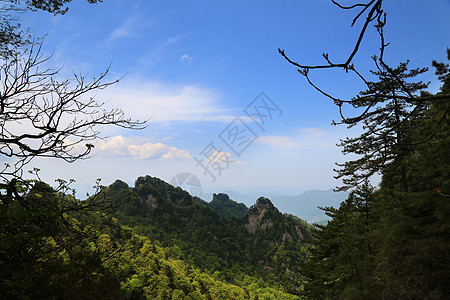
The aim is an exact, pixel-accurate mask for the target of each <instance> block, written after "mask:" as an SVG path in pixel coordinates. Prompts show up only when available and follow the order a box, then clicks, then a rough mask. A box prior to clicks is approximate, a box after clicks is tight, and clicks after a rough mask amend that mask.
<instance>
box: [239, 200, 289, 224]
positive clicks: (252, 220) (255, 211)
mask: <svg viewBox="0 0 450 300" xmlns="http://www.w3.org/2000/svg"><path fill="white" fill-rule="evenodd" d="M280 214H281V213H280V212H279V211H278V209H277V208H276V207H275V206H274V205H273V204H272V202H271V201H270V200H269V199H267V198H264V197H260V198H259V199H258V200H256V204H254V205H252V207H250V209H249V211H248V222H247V224H245V228H247V230H248V232H250V233H255V232H256V230H257V229H259V228H260V229H266V228H269V227H272V226H273V220H272V218H271V217H273V216H275V215H280Z"/></svg>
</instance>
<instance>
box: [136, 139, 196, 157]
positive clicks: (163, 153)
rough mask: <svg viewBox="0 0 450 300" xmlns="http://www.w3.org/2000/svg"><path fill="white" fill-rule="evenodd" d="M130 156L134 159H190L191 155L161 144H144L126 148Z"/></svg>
mask: <svg viewBox="0 0 450 300" xmlns="http://www.w3.org/2000/svg"><path fill="white" fill-rule="evenodd" d="M128 151H129V152H130V155H131V156H132V157H134V158H139V159H149V158H167V159H176V158H190V157H191V155H190V154H189V152H188V151H186V150H181V149H178V148H175V147H170V146H167V145H164V144H162V143H155V144H154V143H145V144H143V145H130V146H128Z"/></svg>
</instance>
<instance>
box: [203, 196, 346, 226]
mask: <svg viewBox="0 0 450 300" xmlns="http://www.w3.org/2000/svg"><path fill="white" fill-rule="evenodd" d="M223 193H224V194H227V195H228V196H229V197H230V199H232V200H233V201H235V202H238V203H243V204H245V205H246V206H247V207H250V206H251V205H253V204H254V203H255V200H256V199H258V198H259V197H266V198H269V199H270V200H271V201H272V203H273V204H274V205H275V206H276V207H277V208H278V209H279V210H280V212H282V213H288V214H292V215H294V216H297V217H299V218H301V219H303V220H305V221H307V222H309V223H314V222H320V221H323V220H327V219H328V217H327V216H326V215H325V213H324V212H323V211H322V210H320V209H319V208H318V207H328V206H333V207H336V208H337V207H339V205H340V203H341V202H342V201H344V200H345V199H346V198H347V195H348V194H347V193H345V192H334V191H333V190H332V189H330V190H310V191H305V192H303V193H301V194H299V195H297V196H287V195H281V194H274V193H267V192H261V193H258V192H255V193H251V194H243V193H239V192H236V191H224V192H223ZM201 198H202V199H203V200H205V201H206V202H211V200H212V199H213V194H211V193H203V194H202V195H201Z"/></svg>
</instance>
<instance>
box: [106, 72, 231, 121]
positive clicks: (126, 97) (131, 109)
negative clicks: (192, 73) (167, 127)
mask: <svg viewBox="0 0 450 300" xmlns="http://www.w3.org/2000/svg"><path fill="white" fill-rule="evenodd" d="M102 98H106V99H110V104H113V105H115V106H117V107H120V108H122V109H123V110H124V111H125V112H126V114H127V115H130V116H133V118H139V119H144V120H145V119H150V120H151V122H152V123H154V122H166V121H190V122H203V121H213V122H231V121H232V120H233V119H234V118H235V117H236V116H235V115H234V114H233V113H232V111H231V110H230V109H226V108H225V107H223V106H222V105H220V95H219V93H218V92H217V91H215V90H213V89H208V88H204V87H200V86H195V85H170V84H165V83H162V82H158V81H147V82H141V81H138V80H136V81H135V80H126V82H122V83H119V84H117V85H115V86H113V87H111V88H108V89H106V90H105V91H102Z"/></svg>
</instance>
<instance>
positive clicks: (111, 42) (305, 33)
mask: <svg viewBox="0 0 450 300" xmlns="http://www.w3.org/2000/svg"><path fill="white" fill-rule="evenodd" d="M385 2H386V3H385V7H384V9H385V11H386V12H387V18H388V22H387V26H386V27H385V35H386V39H387V40H388V41H390V42H391V44H390V45H389V47H388V49H387V50H386V51H387V52H386V60H387V61H389V62H390V63H392V64H394V65H395V64H397V63H398V62H400V61H405V60H406V59H410V61H411V66H413V67H419V66H430V64H431V61H432V60H433V59H436V60H440V61H443V60H444V58H445V55H444V54H445V49H446V47H449V46H450V35H449V34H448V29H450V18H448V16H449V15H450V1H448V0H434V1H432V2H425V1H420V0H409V1H406V0H396V1H387V0H386V1H385ZM20 18H21V22H22V25H23V27H28V28H30V29H31V33H32V34H34V35H35V36H43V35H44V34H47V37H46V38H45V45H44V51H45V52H46V53H48V54H52V53H53V56H52V60H51V63H52V64H54V65H55V66H63V68H62V71H61V75H62V76H67V77H70V76H71V74H72V72H76V73H82V74H85V75H86V76H87V77H90V76H95V75H98V74H99V73H100V72H102V71H104V70H105V69H106V68H107V67H108V66H109V65H110V64H111V73H110V77H109V78H110V79H111V80H113V79H116V78H120V77H122V76H124V75H125V77H124V78H123V79H122V80H121V81H120V82H119V83H118V84H116V85H115V86H112V87H110V88H108V89H106V90H102V91H99V92H98V93H97V95H96V97H98V99H101V100H107V101H109V102H108V104H107V105H108V106H110V107H120V108H123V110H124V111H125V112H126V114H127V115H128V116H131V117H133V118H138V119H150V123H151V124H150V126H149V127H148V128H147V129H146V130H144V131H125V130H121V129H118V128H104V132H103V134H104V135H106V136H108V137H109V138H108V139H106V140H103V141H99V142H98V143H97V144H96V148H95V149H96V152H95V155H94V156H93V157H92V158H91V159H89V160H86V161H79V162H76V163H74V164H72V165H68V164H67V163H65V162H59V161H58V162H55V161H54V160H48V159H41V160H35V161H34V162H33V163H32V165H33V166H38V167H40V168H41V169H42V171H41V176H42V179H44V180H46V181H48V182H53V180H54V179H55V178H65V179H69V178H74V179H75V180H76V181H77V185H76V186H75V187H77V188H78V189H79V190H80V194H79V196H80V197H82V196H83V194H84V192H85V190H86V187H89V186H92V185H93V183H94V181H95V179H96V178H102V183H103V184H105V185H107V184H110V183H112V182H113V181H114V180H115V179H122V180H124V181H126V182H128V183H129V184H133V182H134V180H135V179H136V178H137V177H138V176H142V175H151V176H156V177H160V178H162V179H164V180H166V181H170V179H171V178H172V177H174V176H175V175H177V174H178V173H182V172H189V173H192V174H194V175H195V176H197V177H198V178H199V179H200V181H201V183H202V186H203V188H204V189H205V190H208V191H216V192H220V191H221V190H225V189H232V190H236V191H241V192H253V191H270V192H284V193H286V194H298V193H300V192H302V191H304V190H307V189H311V188H320V189H328V188H332V187H334V186H336V185H338V184H339V182H338V181H336V180H334V179H333V175H334V173H333V171H332V169H333V167H334V163H335V162H337V161H340V162H342V161H344V160H345V159H347V157H343V156H342V155H341V154H340V149H339V148H338V147H336V143H337V142H338V141H339V139H340V138H344V137H346V136H351V135H355V134H357V131H348V130H347V129H346V128H344V127H333V126H331V125H330V123H331V121H332V120H333V119H335V120H338V119H339V116H338V111H337V109H336V106H334V105H333V104H332V103H331V101H329V100H328V99H327V98H324V97H323V96H322V95H320V94H318V93H317V92H316V91H315V90H314V89H313V88H312V87H311V86H309V85H308V84H307V82H306V81H305V80H304V78H302V77H301V76H299V75H298V73H297V72H296V70H295V68H294V67H292V66H291V65H289V64H288V63H287V62H286V61H285V60H283V59H282V57H281V56H280V55H279V54H278V52H277V49H278V48H281V49H284V50H285V51H286V53H287V54H288V55H289V56H290V57H291V58H293V59H295V60H297V61H301V62H305V63H311V64H314V63H321V62H322V60H323V59H322V53H323V52H328V53H329V54H330V57H331V58H332V59H333V60H335V61H339V60H343V59H345V58H346V56H347V55H348V54H349V52H350V51H351V46H352V45H353V43H354V41H355V39H356V36H357V34H358V28H359V27H358V25H360V24H361V21H360V22H359V23H357V24H356V27H355V28H351V27H350V24H351V21H352V18H353V13H352V12H349V11H343V10H340V9H339V8H337V7H336V6H334V5H332V4H331V1H327V0H301V1H300V0H299V1H268V0H263V1H245V2H244V1H145V0H141V1H138V0H136V1H130V0H114V1H113V0H105V2H104V3H99V4H95V5H90V4H88V3H87V2H86V1H74V2H73V3H70V5H69V11H68V13H67V14H66V15H64V16H53V15H51V14H47V13H43V12H27V13H25V14H23V15H21V17H20ZM378 47H379V42H378V39H377V36H376V32H375V29H374V28H369V32H368V33H367V35H366V38H365V40H364V42H363V45H362V47H361V50H360V52H359V53H358V56H357V57H356V58H355V65H357V66H358V67H359V68H360V69H362V70H368V69H369V68H372V67H373V66H372V65H371V59H370V56H371V55H373V54H375V53H376V49H377V48H378ZM312 75H313V78H314V79H315V80H317V82H319V83H321V85H322V86H324V87H326V89H327V90H328V91H330V92H333V93H335V94H337V95H339V96H342V97H345V96H347V97H349V96H352V95H354V94H355V93H356V92H358V91H359V90H360V88H361V86H360V85H359V83H357V82H355V81H354V80H353V79H352V78H351V77H348V76H345V73H344V72H342V71H337V70H336V71H319V72H314V74H312ZM421 80H423V81H431V85H430V89H431V91H437V89H438V87H439V83H438V82H437V81H436V79H435V76H434V75H433V72H431V71H430V72H429V73H428V74H426V75H424V76H423V77H422V78H421ZM261 92H264V93H265V95H267V96H268V97H269V98H270V100H271V101H272V102H273V103H274V104H276V106H277V107H278V108H279V111H276V114H275V113H274V115H273V116H272V118H271V119H267V122H266V124H265V126H264V130H263V129H261V128H260V127H258V126H257V124H256V123H255V121H254V120H252V119H251V118H250V117H248V116H247V115H246V114H245V112H244V110H245V108H246V107H247V106H248V105H250V104H251V103H252V101H253V100H255V98H257V97H258V95H260V93H261ZM257 101H260V99H259V100H258V99H257ZM274 112H275V111H274ZM236 117H240V120H241V121H242V122H244V123H245V124H246V125H247V126H248V127H249V128H250V129H251V132H253V134H254V135H255V137H256V139H254V140H252V143H251V144H249V145H248V146H247V147H246V148H245V150H244V151H242V152H241V153H240V155H239V156H238V155H236V153H235V152H233V149H230V147H229V146H228V145H227V144H226V143H224V141H223V140H222V139H221V138H220V137H221V136H222V137H224V135H223V134H222V135H221V133H223V132H224V130H226V129H227V128H231V127H229V126H230V124H235V123H232V122H233V120H235V118H236ZM248 132H250V131H248ZM211 142H212V143H213V146H214V147H215V148H214V149H213V148H212V147H211ZM208 146H210V147H209V148H208ZM206 150H208V151H210V152H209V154H210V157H211V156H213V154H214V155H215V157H216V159H218V160H217V161H216V162H217V164H218V165H219V163H220V164H222V167H223V168H225V167H226V168H225V169H224V170H221V171H220V174H219V172H218V171H217V170H216V171H214V170H212V172H215V180H214V179H213V178H212V176H210V174H206V175H205V174H204V173H205V172H204V170H203V169H202V168H201V167H200V166H199V165H198V163H197V162H196V160H195V158H197V159H198V160H201V159H202V158H206V156H202V155H203V154H204V153H205V152H208V151H206ZM212 150H216V152H214V151H212ZM211 151H212V152H211ZM219 158H223V159H219ZM224 158H226V161H224ZM209 162H210V163H214V161H211V160H210V161H209ZM224 163H225V165H223V164H224ZM30 167H31V165H30Z"/></svg>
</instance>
